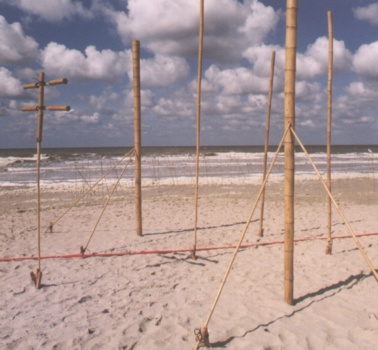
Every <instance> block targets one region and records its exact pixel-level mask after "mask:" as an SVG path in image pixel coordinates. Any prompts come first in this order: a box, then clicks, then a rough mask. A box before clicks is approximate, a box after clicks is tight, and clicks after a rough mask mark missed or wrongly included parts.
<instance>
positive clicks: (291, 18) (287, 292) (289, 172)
mask: <svg viewBox="0 0 378 350" xmlns="http://www.w3.org/2000/svg"><path fill="white" fill-rule="evenodd" d="M297 13H298V0H287V2H286V49H285V130H286V129H287V128H288V127H289V126H291V127H292V128H294V126H295V71H296V62H295V61H296V51H297V50H296V49H297V48H296V45H297ZM284 167H285V170H284V211H285V212H284V214H285V237H284V241H285V243H284V299H285V301H286V302H287V303H288V304H290V305H293V302H294V297H293V296H294V292H293V291H294V178H295V159H294V137H293V134H292V133H291V132H289V133H287V134H286V137H285V166H284Z"/></svg>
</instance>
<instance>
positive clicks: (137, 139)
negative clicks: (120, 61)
mask: <svg viewBox="0 0 378 350" xmlns="http://www.w3.org/2000/svg"><path fill="white" fill-rule="evenodd" d="M132 54H133V87H134V147H135V214H136V215H135V216H136V233H137V235H138V236H142V235H143V231H142V167H141V157H142V156H141V143H142V142H141V139H142V134H141V106H140V43H139V41H138V40H133V42H132Z"/></svg>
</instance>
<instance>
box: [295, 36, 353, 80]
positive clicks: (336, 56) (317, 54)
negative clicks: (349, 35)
mask: <svg viewBox="0 0 378 350" xmlns="http://www.w3.org/2000/svg"><path fill="white" fill-rule="evenodd" d="M351 61H352V55H351V53H350V52H349V50H347V49H346V47H345V43H344V42H343V41H338V40H334V42H333V69H334V72H335V73H338V72H342V71H345V70H347V69H348V68H349V67H350V65H351ZM327 69H328V38H326V37H320V38H318V39H316V41H315V42H314V43H313V44H311V45H309V46H308V48H307V50H306V52H305V53H304V54H301V53H298V55H297V78H298V79H300V80H305V79H312V78H314V77H316V76H320V75H325V74H327Z"/></svg>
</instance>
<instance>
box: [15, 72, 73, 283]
mask: <svg viewBox="0 0 378 350" xmlns="http://www.w3.org/2000/svg"><path fill="white" fill-rule="evenodd" d="M59 84H67V79H65V78H63V79H57V80H51V81H49V82H47V83H46V82H45V73H44V72H40V74H39V81H38V83H34V84H26V85H24V89H25V90H26V89H35V88H38V105H37V106H30V107H23V108H21V110H22V111H23V112H33V111H37V112H38V125H37V137H36V141H37V246H38V268H37V272H36V273H34V272H31V273H30V275H31V278H32V280H33V282H34V284H35V286H36V287H37V289H39V288H40V286H41V280H42V270H41V186H40V179H41V177H40V169H41V148H42V130H43V111H44V110H45V109H46V110H48V111H66V112H68V111H69V110H70V109H71V107H70V106H45V102H44V100H45V98H44V96H45V85H59Z"/></svg>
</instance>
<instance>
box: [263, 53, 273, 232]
mask: <svg viewBox="0 0 378 350" xmlns="http://www.w3.org/2000/svg"><path fill="white" fill-rule="evenodd" d="M275 60H276V51H272V59H271V64H270V80H269V97H268V111H267V114H266V127H265V147H264V165H263V182H264V180H265V177H266V165H267V160H268V146H269V129H270V113H271V110H272V95H273V80H274V64H275ZM264 206H265V188H264V189H263V193H262V196H261V212H260V229H259V236H260V237H262V236H263V235H264Z"/></svg>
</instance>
